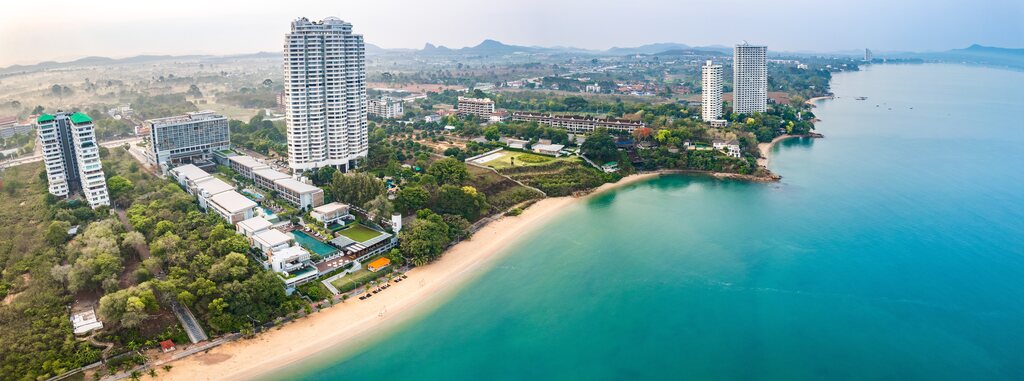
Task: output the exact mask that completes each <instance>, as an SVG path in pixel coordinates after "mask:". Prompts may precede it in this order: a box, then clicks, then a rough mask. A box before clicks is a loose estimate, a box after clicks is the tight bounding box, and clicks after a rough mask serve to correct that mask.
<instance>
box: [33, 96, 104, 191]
mask: <svg viewBox="0 0 1024 381" xmlns="http://www.w3.org/2000/svg"><path fill="white" fill-rule="evenodd" d="M36 126H37V127H38V129H39V133H38V135H39V136H38V139H39V146H40V147H42V149H43V163H44V165H45V166H46V180H47V183H48V185H49V191H50V193H51V194H53V195H54V196H61V197H68V196H70V195H71V194H72V193H77V192H81V194H82V195H83V196H85V200H86V201H87V202H88V203H89V206H91V207H93V208H97V207H99V206H101V205H110V196H109V194H108V193H107V179H106V177H105V176H104V175H103V164H102V163H100V150H99V146H98V145H97V144H96V134H95V133H94V132H93V124H92V119H91V118H89V116H88V115H85V114H83V113H80V112H76V113H74V114H71V115H68V114H65V113H63V112H58V113H57V114H55V115H52V114H42V115H40V116H39V118H38V119H36Z"/></svg>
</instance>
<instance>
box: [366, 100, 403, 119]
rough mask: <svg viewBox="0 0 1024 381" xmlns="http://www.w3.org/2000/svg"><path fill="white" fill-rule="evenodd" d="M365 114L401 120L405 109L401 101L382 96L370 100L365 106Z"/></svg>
mask: <svg viewBox="0 0 1024 381" xmlns="http://www.w3.org/2000/svg"><path fill="white" fill-rule="evenodd" d="M367 112H368V113H370V114H371V115H376V116H379V117H382V118H401V117H402V115H403V114H405V109H404V107H403V106H402V100H401V99H398V98H394V97H388V96H383V97H380V98H377V99H371V100H370V101H369V104H368V106H367Z"/></svg>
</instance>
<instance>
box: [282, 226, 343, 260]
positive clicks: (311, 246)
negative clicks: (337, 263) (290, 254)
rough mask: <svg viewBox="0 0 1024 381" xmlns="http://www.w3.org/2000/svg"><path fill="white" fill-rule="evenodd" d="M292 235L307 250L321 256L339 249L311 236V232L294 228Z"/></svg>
mask: <svg viewBox="0 0 1024 381" xmlns="http://www.w3.org/2000/svg"><path fill="white" fill-rule="evenodd" d="M292 237H295V242H298V243H299V246H302V247H304V248H306V250H309V251H312V252H314V253H317V254H319V255H320V256H321V257H326V256H328V255H331V254H334V253H335V252H336V251H338V249H336V248H334V246H331V245H328V244H326V243H323V242H320V241H319V240H317V239H316V238H313V237H310V236H309V234H306V233H305V232H303V231H299V230H293V231H292Z"/></svg>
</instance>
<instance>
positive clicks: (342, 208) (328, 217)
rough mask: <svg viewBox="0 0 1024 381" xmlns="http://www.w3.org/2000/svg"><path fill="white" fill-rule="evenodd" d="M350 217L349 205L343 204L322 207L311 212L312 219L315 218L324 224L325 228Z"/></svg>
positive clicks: (333, 203)
mask: <svg viewBox="0 0 1024 381" xmlns="http://www.w3.org/2000/svg"><path fill="white" fill-rule="evenodd" d="M349 215H350V213H349V206H348V204H342V203H340V202H332V203H330V204H324V205H320V206H318V207H315V208H313V210H311V211H310V212H309V216H310V217H313V219H314V220H317V221H319V222H320V223H322V224H324V226H327V225H330V224H333V223H335V222H338V221H341V220H342V219H343V218H345V217H346V216H349Z"/></svg>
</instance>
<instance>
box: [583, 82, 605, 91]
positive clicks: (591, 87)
mask: <svg viewBox="0 0 1024 381" xmlns="http://www.w3.org/2000/svg"><path fill="white" fill-rule="evenodd" d="M584 91H586V92H588V93H600V92H601V85H598V84H596V83H593V84H589V85H587V86H586V87H585V88H584Z"/></svg>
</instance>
